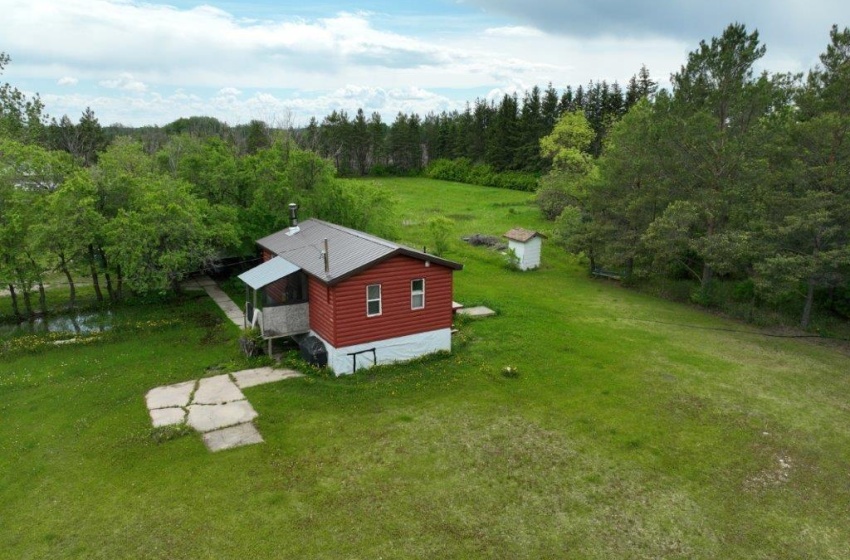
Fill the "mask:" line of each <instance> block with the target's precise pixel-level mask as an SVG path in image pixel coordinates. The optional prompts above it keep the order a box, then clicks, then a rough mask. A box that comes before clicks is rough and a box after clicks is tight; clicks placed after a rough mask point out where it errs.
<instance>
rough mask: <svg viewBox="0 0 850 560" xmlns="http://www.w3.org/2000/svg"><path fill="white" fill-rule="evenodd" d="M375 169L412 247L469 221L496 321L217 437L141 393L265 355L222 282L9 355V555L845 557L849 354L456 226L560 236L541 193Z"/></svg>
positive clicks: (5, 373)
mask: <svg viewBox="0 0 850 560" xmlns="http://www.w3.org/2000/svg"><path fill="white" fill-rule="evenodd" d="M380 183H381V184H383V185H384V186H385V187H386V188H389V189H392V190H393V191H394V192H395V193H396V196H397V198H398V201H399V210H400V211H399V214H400V215H399V234H400V237H401V239H402V241H404V242H406V243H409V244H411V245H413V246H421V245H430V244H431V243H430V241H429V240H428V231H427V220H428V218H429V217H430V216H433V215H446V216H449V217H451V215H454V216H455V218H453V220H454V228H455V231H454V238H455V239H454V241H453V243H452V245H451V248H450V251H449V253H448V254H447V255H446V256H447V257H449V258H452V259H456V260H459V261H461V262H463V263H464V264H465V269H464V270H463V271H462V272H459V273H457V274H456V286H455V299H457V300H459V301H462V302H464V303H484V304H487V305H489V306H491V307H493V308H494V309H496V310H497V311H498V315H497V316H495V317H493V318H488V319H482V320H471V321H470V320H464V321H460V322H459V324H458V326H459V328H460V331H461V332H460V333H459V334H458V335H457V339H456V348H455V351H454V352H453V353H452V354H451V355H442V356H436V357H429V358H426V359H423V360H420V361H417V362H414V363H411V364H405V365H397V366H392V367H382V368H378V369H374V370H369V371H365V372H361V373H358V374H357V375H355V376H351V377H347V378H341V379H332V378H329V377H325V376H321V375H311V376H309V377H307V378H304V379H297V380H289V381H285V382H281V383H275V384H270V385H265V386H259V387H254V388H250V389H246V390H245V394H246V395H247V397H248V399H249V400H250V402H251V403H252V405H253V406H254V407H255V408H256V410H257V411H258V412H259V414H260V416H259V418H258V419H257V421H256V423H257V426H258V429H259V431H260V433H261V434H262V435H263V437H264V439H265V440H266V442H265V443H264V444H261V445H256V446H252V447H246V448H241V449H236V450H231V451H227V452H222V453H217V454H210V453H208V452H207V451H206V449H205V448H204V447H203V444H202V443H201V441H200V438H199V437H198V436H197V435H196V434H189V435H181V434H180V433H178V434H176V435H175V437H174V438H173V439H168V434H162V433H159V432H156V431H154V430H152V429H151V427H150V420H149V418H148V416H147V412H146V410H145V406H144V401H143V397H144V393H145V392H146V391H147V390H148V389H150V388H151V387H155V386H158V385H162V384H166V383H174V382H179V381H185V380H188V379H192V378H196V377H200V376H203V375H212V374H213V373H219V372H220V371H234V370H237V369H241V368H243V367H247V366H250V365H254V363H250V362H247V361H246V360H244V359H243V358H241V357H240V356H239V354H238V352H237V350H236V346H235V343H234V341H235V338H236V336H237V330H236V329H235V328H233V327H232V326H230V325H226V324H225V323H223V316H222V315H220V314H219V313H218V310H217V309H216V308H215V307H214V306H213V305H212V303H211V302H209V300H207V299H204V298H199V299H190V300H188V301H186V302H184V303H182V304H179V305H177V304H175V305H173V306H165V305H163V306H157V307H153V306H152V307H145V308H132V309H126V310H118V311H116V313H118V314H119V317H117V319H116V320H117V321H119V322H121V321H122V320H123V321H124V322H125V323H126V324H133V325H140V324H144V323H145V322H150V323H151V324H157V321H173V320H174V319H175V318H176V319H178V321H177V322H172V323H169V324H167V325H164V326H158V327H150V328H141V327H139V328H134V329H133V330H130V329H127V330H126V331H125V332H123V333H122V332H121V330H120V329H118V332H116V333H115V334H113V335H110V336H106V337H104V338H103V339H102V340H100V341H98V342H96V343H92V344H89V345H79V346H67V347H49V348H46V349H42V350H39V351H37V353H34V354H27V353H18V354H14V355H8V356H2V357H0V417H2V422H0V446H2V449H0V471H2V472H3V473H8V474H4V476H3V477H2V478H0V519H2V523H0V557H3V558H199V557H202V558H233V557H261V558H262V557H267V558H271V557H291V558H299V557H303V558H363V557H384V558H433V557H447V558H805V557H809V558H846V557H850V544H848V543H850V528H848V525H847V524H846V523H844V522H843V519H844V518H845V517H846V514H847V504H848V503H850V470H848V468H847V465H848V464H850V433H848V431H850V429H849V428H848V426H850V410H848V408H850V407H848V406H847V404H846V403H847V400H846V396H847V395H848V389H850V387H848V383H850V382H849V381H848V374H847V369H848V368H847V367H846V364H847V355H846V350H845V349H842V348H840V347H838V348H835V347H830V346H824V345H820V344H814V343H811V342H808V341H800V340H793V339H777V338H768V337H764V336H760V335H758V334H746V333H734V332H728V331H729V330H742V331H751V330H752V329H751V328H749V327H747V326H745V325H740V324H737V323H732V322H729V321H725V320H723V319H720V318H717V317H714V316H711V315H707V314H705V313H702V312H701V311H699V310H697V309H694V308H690V307H686V306H681V305H676V304H672V303H669V302H664V301H659V300H655V299H652V298H650V297H647V296H644V295H641V294H636V293H633V292H630V291H628V290H625V289H623V288H621V287H620V286H619V285H617V284H616V283H611V282H605V281H594V280H590V279H588V278H587V277H586V274H585V271H584V269H583V268H582V267H580V266H578V265H577V264H575V263H574V262H573V261H572V260H571V259H569V258H567V257H566V256H565V255H564V254H562V253H561V252H560V251H559V250H557V249H556V248H555V247H553V246H552V244H545V245H544V255H543V266H542V268H541V269H540V270H538V271H534V272H527V273H517V272H511V271H509V270H507V269H506V268H505V267H504V266H503V262H504V257H503V256H501V255H499V254H497V253H495V252H493V251H490V250H488V249H484V248H476V247H470V246H467V245H466V244H464V243H462V242H461V241H459V237H460V236H461V235H466V234H471V233H485V234H489V235H501V233H504V232H505V231H507V230H508V229H509V228H510V227H513V226H523V227H528V228H532V229H535V228H540V229H542V230H543V231H544V232H545V231H546V229H545V228H546V227H547V224H546V223H543V222H540V220H539V217H538V214H537V212H536V209H535V208H534V207H533V206H532V205H531V204H530V203H529V202H530V196H529V195H528V194H527V193H518V192H512V191H503V190H498V189H489V188H479V187H471V186H468V185H459V184H454V183H444V182H438V181H428V180H423V179H403V180H399V179H386V180H380ZM121 313H126V314H127V315H126V316H123V317H122V316H121V315H120V314H121ZM220 321H221V322H220ZM713 329H726V330H713ZM211 366H214V367H215V368H216V369H215V370H209V369H208V368H210V367H211ZM506 366H510V367H512V368H514V369H515V370H516V371H517V372H518V375H516V376H505V375H504V374H503V370H504V368H505V367H506Z"/></svg>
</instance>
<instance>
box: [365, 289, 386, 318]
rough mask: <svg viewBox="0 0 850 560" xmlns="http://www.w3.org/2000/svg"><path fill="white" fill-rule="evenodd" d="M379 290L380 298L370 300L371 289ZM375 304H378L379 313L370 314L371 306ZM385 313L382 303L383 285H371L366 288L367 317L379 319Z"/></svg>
mask: <svg viewBox="0 0 850 560" xmlns="http://www.w3.org/2000/svg"><path fill="white" fill-rule="evenodd" d="M376 286H377V288H378V297H377V298H370V297H369V288H374V287H376ZM373 302H378V312H377V313H369V304H370V303H373ZM382 311H383V304H382V303H381V285H380V284H369V285H368V286H366V316H367V317H377V316H379V315H380V314H381V312H382Z"/></svg>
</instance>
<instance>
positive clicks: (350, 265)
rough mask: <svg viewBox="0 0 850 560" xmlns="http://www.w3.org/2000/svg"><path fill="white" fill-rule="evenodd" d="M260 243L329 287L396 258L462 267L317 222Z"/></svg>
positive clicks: (283, 231) (308, 223)
mask: <svg viewBox="0 0 850 560" xmlns="http://www.w3.org/2000/svg"><path fill="white" fill-rule="evenodd" d="M325 239H327V240H328V271H327V272H325V261H324V257H323V251H324V240H325ZM257 243H258V244H259V245H260V246H261V247H264V248H265V249H268V250H269V251H271V252H272V253H274V254H276V255H278V256H280V257H284V258H285V259H286V260H287V261H289V262H291V263H293V264H294V265H296V266H298V267H301V269H303V270H304V271H305V272H307V273H308V274H311V275H312V276H315V277H316V278H318V279H320V280H322V281H323V282H325V283H327V284H335V283H337V282H339V281H341V280H343V279H345V278H348V277H349V276H353V275H354V274H357V273H358V272H360V271H361V270H364V269H366V268H368V267H369V266H372V265H373V264H377V263H378V262H381V261H383V260H386V259H388V258H390V257H391V256H393V255H406V256H409V257H412V258H415V259H419V260H422V261H430V262H432V263H434V264H438V265H442V266H447V267H449V268H452V269H455V270H459V269H461V268H463V265H461V264H458V263H456V262H453V261H449V260H446V259H442V258H440V257H437V256H434V255H429V254H428V253H423V252H422V251H417V250H415V249H411V248H410V247H405V246H403V245H398V244H396V243H393V242H392V241H387V240H386V239H381V238H380V237H375V236H374V235H369V234H368V233H364V232H362V231H357V230H355V229H350V228H347V227H343V226H338V225H336V224H331V223H329V222H325V221H322V220H317V219H309V220H305V221H303V222H301V223H299V224H298V228H297V231H294V232H293V231H292V228H286V229H283V230H281V231H279V232H277V233H273V234H271V235H269V236H266V237H263V238H262V239H260V240H259V241H257ZM269 262H271V261H269Z"/></svg>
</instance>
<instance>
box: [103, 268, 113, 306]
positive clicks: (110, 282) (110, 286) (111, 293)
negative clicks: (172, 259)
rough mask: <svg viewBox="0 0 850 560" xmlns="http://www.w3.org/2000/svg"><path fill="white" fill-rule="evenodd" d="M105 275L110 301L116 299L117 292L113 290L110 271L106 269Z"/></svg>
mask: <svg viewBox="0 0 850 560" xmlns="http://www.w3.org/2000/svg"><path fill="white" fill-rule="evenodd" d="M103 277H104V278H105V279H106V293H107V295H108V296H109V301H115V293H114V292H113V291H112V278H111V277H110V276H109V272H107V271H104V272H103Z"/></svg>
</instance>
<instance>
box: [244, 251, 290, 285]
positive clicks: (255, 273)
mask: <svg viewBox="0 0 850 560" xmlns="http://www.w3.org/2000/svg"><path fill="white" fill-rule="evenodd" d="M299 270H301V268H300V267H299V266H297V265H295V264H292V263H291V262H289V261H288V260H286V259H283V258H281V257H274V258H273V259H269V260H267V261H266V262H264V263H263V264H261V265H259V266H255V267H254V268H252V269H251V270H248V271H245V272H243V273H242V274H240V275H239V279H240V280H242V281H243V282H245V283H246V284H248V285H249V286H251V287H252V288H253V289H255V290H257V289H259V288H262V287H263V286H268V285H269V284H271V283H272V282H275V281H276V280H280V279H281V278H283V277H284V276H289V275H290V274H292V273H293V272H297V271H299Z"/></svg>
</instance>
